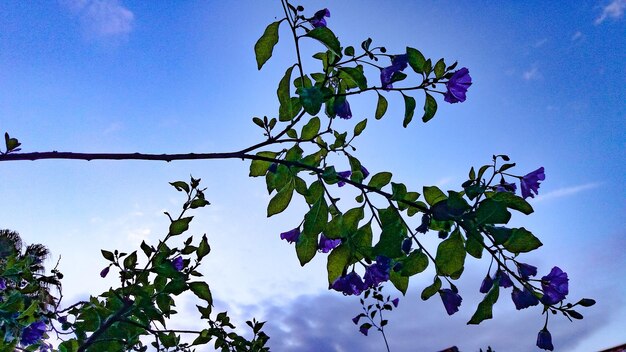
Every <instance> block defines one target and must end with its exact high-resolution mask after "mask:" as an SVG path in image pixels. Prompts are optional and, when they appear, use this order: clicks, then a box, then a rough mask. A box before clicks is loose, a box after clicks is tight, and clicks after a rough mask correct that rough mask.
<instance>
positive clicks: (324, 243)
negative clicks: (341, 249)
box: [317, 234, 341, 253]
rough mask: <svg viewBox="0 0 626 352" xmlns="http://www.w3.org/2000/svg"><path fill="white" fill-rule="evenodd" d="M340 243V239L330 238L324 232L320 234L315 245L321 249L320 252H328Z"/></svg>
mask: <svg viewBox="0 0 626 352" xmlns="http://www.w3.org/2000/svg"><path fill="white" fill-rule="evenodd" d="M340 244H341V239H340V238H338V239H336V240H331V239H330V238H328V237H326V236H324V234H322V235H321V236H320V242H319V244H318V246H317V249H319V250H320V251H322V253H328V252H330V250H331V249H333V248H335V247H337V246H338V245H340Z"/></svg>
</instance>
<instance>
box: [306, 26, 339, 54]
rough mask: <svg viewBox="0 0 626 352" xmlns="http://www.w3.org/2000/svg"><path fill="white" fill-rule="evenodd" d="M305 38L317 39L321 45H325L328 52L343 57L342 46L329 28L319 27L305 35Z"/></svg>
mask: <svg viewBox="0 0 626 352" xmlns="http://www.w3.org/2000/svg"><path fill="white" fill-rule="evenodd" d="M304 36H305V37H309V38H313V39H317V40H318V41H319V42H320V43H322V44H324V45H325V46H326V48H328V50H330V51H331V52H332V53H333V54H335V55H337V56H338V57H341V44H340V43H339V40H338V39H337V37H336V36H335V34H334V33H333V31H331V30H330V29H328V28H327V27H317V28H315V29H313V30H312V31H309V33H307V34H305V35H304Z"/></svg>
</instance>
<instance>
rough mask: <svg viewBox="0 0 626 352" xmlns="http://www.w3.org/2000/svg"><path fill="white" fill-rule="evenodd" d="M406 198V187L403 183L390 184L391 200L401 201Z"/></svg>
mask: <svg viewBox="0 0 626 352" xmlns="http://www.w3.org/2000/svg"><path fill="white" fill-rule="evenodd" d="M405 196H406V186H405V185H404V183H395V182H391V200H395V201H401V200H403V199H404V197H405Z"/></svg>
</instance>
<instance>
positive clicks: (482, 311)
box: [467, 283, 500, 325]
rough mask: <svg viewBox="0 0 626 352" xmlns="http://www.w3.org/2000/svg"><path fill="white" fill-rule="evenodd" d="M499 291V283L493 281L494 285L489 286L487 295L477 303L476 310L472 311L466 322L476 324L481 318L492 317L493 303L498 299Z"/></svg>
mask: <svg viewBox="0 0 626 352" xmlns="http://www.w3.org/2000/svg"><path fill="white" fill-rule="evenodd" d="M499 292H500V285H497V284H495V283H494V285H493V286H491V290H489V292H488V293H487V295H485V298H484V299H483V300H482V302H480V303H479V304H478V308H477V309H476V312H475V313H474V315H473V316H472V318H471V319H470V321H468V322H467V324H476V325H478V324H480V323H481V322H482V321H483V320H486V319H491V318H493V313H492V310H493V305H494V303H496V301H498V295H499Z"/></svg>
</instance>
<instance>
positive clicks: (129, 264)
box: [124, 251, 137, 269]
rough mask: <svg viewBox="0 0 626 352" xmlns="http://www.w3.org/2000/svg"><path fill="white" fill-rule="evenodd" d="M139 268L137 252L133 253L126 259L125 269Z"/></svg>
mask: <svg viewBox="0 0 626 352" xmlns="http://www.w3.org/2000/svg"><path fill="white" fill-rule="evenodd" d="M135 266H137V251H134V252H132V253H131V254H130V255H129V256H128V257H126V258H124V268H125V269H134V268H135Z"/></svg>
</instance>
